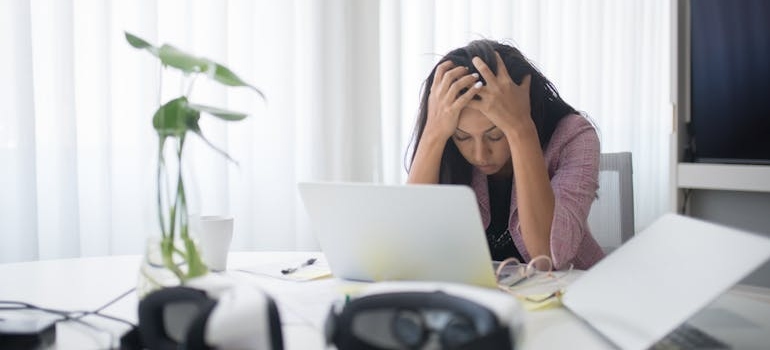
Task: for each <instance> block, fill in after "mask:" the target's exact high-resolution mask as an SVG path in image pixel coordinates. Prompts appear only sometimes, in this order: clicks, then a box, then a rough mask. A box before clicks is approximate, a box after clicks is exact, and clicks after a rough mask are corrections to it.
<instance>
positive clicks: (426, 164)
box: [407, 135, 447, 184]
mask: <svg viewBox="0 0 770 350" xmlns="http://www.w3.org/2000/svg"><path fill="white" fill-rule="evenodd" d="M446 141H447V140H446V139H443V138H440V137H430V136H428V135H423V137H422V139H421V141H420V144H419V145H418V146H417V152H416V153H415V156H414V159H413V160H412V165H411V168H410V169H409V177H408V178H407V183H410V184H437V183H438V180H439V168H440V166H441V156H442V154H443V153H444V147H445V146H446Z"/></svg>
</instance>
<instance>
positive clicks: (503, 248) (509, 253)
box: [487, 176, 524, 262]
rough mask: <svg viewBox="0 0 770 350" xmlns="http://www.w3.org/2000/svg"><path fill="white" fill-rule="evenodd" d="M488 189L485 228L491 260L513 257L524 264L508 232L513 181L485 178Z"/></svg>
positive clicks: (509, 179)
mask: <svg viewBox="0 0 770 350" xmlns="http://www.w3.org/2000/svg"><path fill="white" fill-rule="evenodd" d="M487 184H488V188H489V213H490V216H491V218H490V221H489V227H487V244H489V252H490V253H492V260H497V261H501V260H505V259H506V258H510V257H514V258H516V259H519V261H520V262H524V259H522V257H521V254H520V253H519V250H518V249H516V246H515V245H514V244H513V239H511V234H510V233H509V232H508V219H509V218H510V214H511V190H512V189H513V181H512V179H511V178H505V179H493V178H492V177H489V176H487Z"/></svg>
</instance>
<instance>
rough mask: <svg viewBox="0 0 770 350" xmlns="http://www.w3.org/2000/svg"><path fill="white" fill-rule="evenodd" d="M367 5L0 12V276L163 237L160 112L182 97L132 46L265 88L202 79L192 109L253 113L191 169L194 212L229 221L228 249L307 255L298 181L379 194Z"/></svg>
mask: <svg viewBox="0 0 770 350" xmlns="http://www.w3.org/2000/svg"><path fill="white" fill-rule="evenodd" d="M378 14H379V2H377V1H376V0H369V1H360V0H327V1H315V0H295V1H252V0H241V1H235V0H232V1H219V0H200V1H195V0H175V1H171V0H141V1H122V0H115V1H103V0H93V1H89V0H32V1H29V0H7V1H3V2H1V3H0V28H1V29H2V30H1V31H0V46H1V47H3V54H2V55H0V64H1V65H2V66H3V67H5V71H6V72H7V73H9V75H8V76H7V77H6V79H5V81H4V82H3V83H0V164H1V165H0V167H1V168H0V169H2V170H0V262H9V261H25V260H35V259H51V258H66V257H77V256H92V255H108V254H136V253H140V252H141V251H142V250H143V249H144V242H145V240H146V238H147V237H149V236H153V235H159V232H160V230H159V228H158V224H157V214H156V213H157V211H156V210H157V209H156V208H157V207H156V203H155V190H156V189H155V188H156V185H155V167H156V163H157V159H156V156H155V155H156V152H157V143H158V141H157V136H156V135H155V132H154V130H153V128H152V124H151V118H152V114H153V112H154V111H155V109H156V108H157V107H158V105H159V103H161V102H165V101H167V100H168V99H170V98H172V97H176V96H179V95H181V92H180V85H181V84H180V80H181V78H182V77H180V76H179V75H178V74H176V75H175V74H174V73H173V72H171V71H169V70H167V72H166V73H163V75H162V78H161V75H160V74H161V73H160V72H161V71H160V67H159V64H158V62H157V59H155V58H154V57H152V56H151V55H149V54H148V53H147V52H143V51H138V50H135V49H133V48H132V47H130V46H129V45H128V44H127V42H126V40H125V39H124V37H123V35H124V34H123V32H124V31H129V32H132V33H134V34H136V35H139V36H140V37H143V38H145V39H147V40H149V41H150V42H152V43H154V44H157V45H159V44H161V43H170V44H173V45H175V46H177V47H179V48H181V49H183V50H187V51H189V52H191V53H194V54H197V55H200V56H205V57H207V58H211V59H213V60H215V61H218V62H220V63H222V64H224V65H226V66H228V67H229V68H231V69H232V70H233V71H234V72H236V73H237V74H238V75H239V76H241V77H242V78H243V79H244V80H246V81H248V82H250V83H251V84H253V85H255V86H256V87H258V88H260V89H261V90H262V91H263V92H264V93H265V95H267V101H266V102H264V101H262V100H260V99H259V98H258V97H257V95H256V94H254V93H253V92H251V91H248V90H246V89H225V88H223V87H222V86H221V85H218V84H216V83H210V82H207V81H206V79H205V78H199V79H198V80H196V82H195V88H194V90H193V92H192V95H191V100H192V101H195V102H198V103H203V104H210V105H214V106H218V107H223V108H228V109H232V110H236V111H243V112H248V113H250V114H251V116H250V117H249V118H247V119H246V120H245V121H241V122H236V123H224V122H221V121H219V120H216V119H215V118H211V117H209V116H202V118H201V122H200V124H201V128H202V130H203V132H204V134H206V135H207V137H208V138H209V139H210V140H212V142H213V143H214V144H216V145H218V146H219V147H220V148H222V149H224V150H226V151H227V152H228V153H229V154H230V155H231V156H232V157H233V158H234V159H236V160H237V161H238V162H239V165H238V166H235V165H232V164H230V163H228V162H227V161H225V160H224V159H223V158H222V157H221V156H219V155H218V154H216V153H214V152H213V151H211V150H210V149H209V148H208V147H206V146H205V145H204V144H203V143H202V142H201V141H200V140H199V139H197V138H196V137H194V136H193V137H190V138H189V139H190V141H189V142H188V143H187V144H186V150H185V153H186V154H185V157H186V161H187V166H188V168H190V169H192V170H193V171H191V174H192V176H191V177H190V179H188V184H190V185H191V186H189V189H188V191H189V193H188V196H189V197H190V200H189V201H190V206H191V212H195V213H200V214H230V215H233V216H234V217H235V232H234V233H235V234H234V241H233V246H232V249H233V250H281V249H316V248H317V243H316V242H315V240H314V239H313V236H312V234H311V231H310V230H309V227H308V224H307V220H306V218H305V213H304V210H303V208H302V203H301V201H300V199H299V197H298V194H297V192H296V183H297V182H298V181H307V180H345V181H379V180H381V175H380V174H381V166H380V160H381V156H380V155H379V149H380V147H379V145H380V142H379V137H380V136H379V132H378V130H379V129H380V114H379V71H380V70H379V62H378V59H377V58H378V55H379V48H378V38H377V34H378V24H379V17H378Z"/></svg>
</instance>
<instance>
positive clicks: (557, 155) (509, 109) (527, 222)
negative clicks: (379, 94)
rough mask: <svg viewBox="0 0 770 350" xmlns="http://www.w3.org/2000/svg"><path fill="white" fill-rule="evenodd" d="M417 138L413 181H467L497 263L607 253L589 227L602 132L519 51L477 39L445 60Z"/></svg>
mask: <svg viewBox="0 0 770 350" xmlns="http://www.w3.org/2000/svg"><path fill="white" fill-rule="evenodd" d="M413 142H414V146H413V152H412V155H411V163H410V166H409V167H408V169H407V170H408V172H409V178H408V182H409V183H430V184H435V183H441V184H465V185H470V186H471V187H472V188H473V190H474V192H475V193H476V198H477V199H478V202H479V208H480V211H481V216H482V219H483V222H484V226H485V227H486V232H487V241H488V243H489V248H490V251H491V253H492V258H493V259H494V260H503V259H505V258H508V257H516V258H518V259H519V261H522V262H526V261H530V260H532V259H533V258H535V257H537V256H540V255H544V256H548V257H550V258H551V259H552V260H553V263H554V267H555V268H557V269H559V268H564V267H569V266H570V264H573V265H574V267H575V268H579V269H587V268H589V267H591V266H592V265H593V264H594V263H596V262H597V261H598V260H600V259H601V258H602V257H603V256H604V254H603V252H602V250H601V248H600V247H599V245H598V244H597V243H596V240H595V239H594V238H593V236H591V232H590V231H589V229H588V224H587V218H588V212H589V210H590V208H591V203H592V201H593V199H594V198H595V196H596V189H597V188H598V173H599V139H598V137H597V134H596V130H595V129H594V127H593V126H592V124H591V123H590V122H589V121H588V120H587V119H586V118H585V117H583V116H581V115H580V114H579V113H578V112H577V111H576V110H575V109H574V108H572V107H571V106H570V105H568V104H567V103H566V102H564V101H563V100H562V99H561V97H560V96H559V94H558V92H557V91H556V89H555V88H554V86H553V85H552V84H551V82H549V81H548V79H546V78H545V77H544V76H543V75H542V74H541V73H540V72H539V71H538V70H537V69H536V68H535V67H534V66H533V65H532V64H531V63H529V61H528V60H527V59H526V58H525V57H524V56H523V55H522V54H521V52H519V50H517V49H516V48H514V47H511V46H508V45H504V44H500V43H497V42H494V41H490V40H478V41H474V42H471V43H470V44H468V46H466V47H463V48H459V49H456V50H454V51H452V52H450V53H449V54H447V55H446V56H445V57H443V58H442V59H441V61H440V62H439V63H438V64H437V65H436V67H435V68H434V69H433V71H432V72H431V74H430V75H429V76H428V79H427V80H426V81H425V85H424V88H423V94H422V102H421V106H420V112H419V116H418V119H417V124H416V126H415V130H414V139H413Z"/></svg>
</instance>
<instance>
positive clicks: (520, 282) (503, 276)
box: [495, 255, 573, 297]
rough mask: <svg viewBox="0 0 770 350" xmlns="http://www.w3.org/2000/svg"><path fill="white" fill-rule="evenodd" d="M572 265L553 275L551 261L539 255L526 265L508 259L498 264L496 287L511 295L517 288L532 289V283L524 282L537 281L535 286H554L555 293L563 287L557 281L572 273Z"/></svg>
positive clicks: (553, 295)
mask: <svg viewBox="0 0 770 350" xmlns="http://www.w3.org/2000/svg"><path fill="white" fill-rule="evenodd" d="M572 268H573V265H571V264H570V266H569V268H568V269H567V270H565V271H560V272H562V273H559V274H557V273H555V272H556V271H554V270H553V260H551V258H550V257H548V256H545V255H539V256H537V257H535V258H534V259H532V260H531V261H530V262H529V263H528V264H523V263H522V262H520V261H519V260H518V259H516V258H508V259H505V260H503V261H502V262H500V264H499V265H498V266H497V269H496V271H495V275H496V276H497V281H498V286H499V287H500V289H502V290H504V291H506V292H509V293H512V292H513V291H514V290H516V289H517V288H529V287H532V286H533V285H532V283H527V284H526V285H524V282H527V281H534V280H538V282H537V284H554V283H555V284H556V286H555V289H554V288H552V289H554V290H555V291H557V292H559V291H561V290H562V289H563V287H564V286H562V285H560V283H559V280H560V279H562V278H564V277H565V276H567V275H568V274H569V273H570V272H571V271H572ZM557 292H553V293H550V295H551V297H558V296H560V295H561V293H557Z"/></svg>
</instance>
